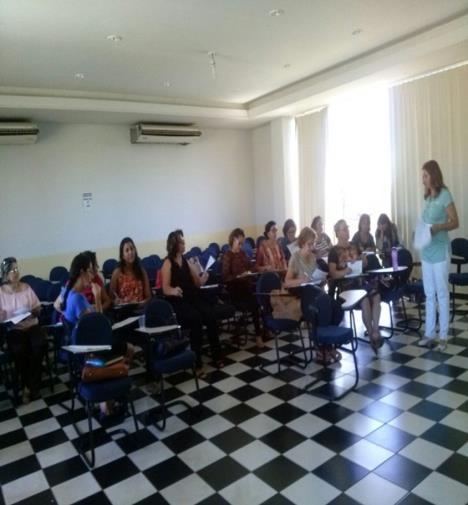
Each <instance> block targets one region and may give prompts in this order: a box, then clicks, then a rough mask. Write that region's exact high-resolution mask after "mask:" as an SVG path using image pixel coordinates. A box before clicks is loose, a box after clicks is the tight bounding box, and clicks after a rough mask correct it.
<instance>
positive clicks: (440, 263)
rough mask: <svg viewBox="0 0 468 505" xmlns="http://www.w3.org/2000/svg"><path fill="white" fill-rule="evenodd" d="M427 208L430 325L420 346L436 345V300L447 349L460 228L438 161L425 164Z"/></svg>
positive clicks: (441, 345)
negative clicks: (454, 245)
mask: <svg viewBox="0 0 468 505" xmlns="http://www.w3.org/2000/svg"><path fill="white" fill-rule="evenodd" d="M422 182H423V185H424V200H425V202H424V203H425V204H424V211H423V215H422V220H423V221H424V222H425V223H427V224H430V225H431V235H432V238H431V241H430V242H429V244H428V245H427V246H426V247H424V248H423V249H422V255H421V259H422V274H423V284H424V294H425V295H426V325H425V331H424V338H422V339H421V340H420V341H419V342H418V345H420V346H427V347H432V346H433V345H434V343H435V333H436V302H437V303H438V313H439V345H438V347H437V350H439V351H445V349H446V348H447V337H448V329H449V313H450V309H449V299H450V295H449V286H448V272H449V267H450V258H449V245H450V241H449V236H448V232H449V231H451V230H455V229H456V228H458V214H457V209H456V207H455V203H454V201H453V198H452V195H451V194H450V191H449V190H448V189H447V187H446V186H445V184H444V179H443V176H442V171H441V170H440V167H439V164H438V163H437V161H434V160H430V161H426V163H424V165H423V166H422Z"/></svg>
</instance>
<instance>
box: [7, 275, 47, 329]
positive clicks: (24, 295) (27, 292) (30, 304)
mask: <svg viewBox="0 0 468 505" xmlns="http://www.w3.org/2000/svg"><path fill="white" fill-rule="evenodd" d="M20 286H21V291H15V292H14V293H9V292H7V291H6V289H5V287H4V286H2V287H0V309H2V310H4V311H5V312H6V318H5V319H10V318H11V317H13V316H17V315H19V314H21V313H22V312H31V311H32V310H33V309H35V308H37V307H39V306H40V305H41V302H40V301H39V299H38V298H37V296H36V294H35V293H34V291H33V290H32V289H31V288H30V286H28V285H27V284H25V283H24V282H21V283H20ZM38 323H39V321H38V319H37V317H28V318H26V319H24V320H23V321H21V322H19V323H18V324H17V325H16V327H15V328H16V329H18V330H25V329H27V328H30V327H31V326H34V325H36V324H38Z"/></svg>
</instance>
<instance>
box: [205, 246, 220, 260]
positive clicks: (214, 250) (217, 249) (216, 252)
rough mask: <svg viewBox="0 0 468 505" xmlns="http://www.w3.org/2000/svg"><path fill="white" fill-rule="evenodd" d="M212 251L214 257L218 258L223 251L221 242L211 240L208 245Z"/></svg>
mask: <svg viewBox="0 0 468 505" xmlns="http://www.w3.org/2000/svg"><path fill="white" fill-rule="evenodd" d="M207 249H209V250H210V251H211V254H212V255H213V257H214V259H216V258H217V257H218V256H219V253H220V252H221V248H220V247H219V244H218V243H217V242H211V244H210V245H209V246H208V247H207Z"/></svg>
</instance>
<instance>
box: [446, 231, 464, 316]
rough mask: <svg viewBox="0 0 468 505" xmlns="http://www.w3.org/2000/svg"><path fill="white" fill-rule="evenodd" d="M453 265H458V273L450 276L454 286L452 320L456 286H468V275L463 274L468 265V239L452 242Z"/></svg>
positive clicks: (457, 239) (458, 239)
mask: <svg viewBox="0 0 468 505" xmlns="http://www.w3.org/2000/svg"><path fill="white" fill-rule="evenodd" d="M451 262H452V264H454V265H457V272H456V273H453V274H450V275H449V282H450V284H451V285H452V318H451V321H453V320H454V318H455V297H456V294H455V288H456V286H460V287H462V286H468V273H465V272H462V271H461V268H462V266H463V265H466V264H467V263H468V239H466V238H455V239H453V240H452V260H451Z"/></svg>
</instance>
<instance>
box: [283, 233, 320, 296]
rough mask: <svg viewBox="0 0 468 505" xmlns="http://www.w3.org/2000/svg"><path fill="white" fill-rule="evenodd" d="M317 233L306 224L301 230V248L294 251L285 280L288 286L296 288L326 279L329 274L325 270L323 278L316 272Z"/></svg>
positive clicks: (299, 242)
mask: <svg viewBox="0 0 468 505" xmlns="http://www.w3.org/2000/svg"><path fill="white" fill-rule="evenodd" d="M316 239H317V234H316V233H315V231H314V230H312V228H309V227H308V226H306V227H305V228H303V229H302V230H301V233H300V234H299V237H298V239H297V245H298V247H299V249H298V250H297V251H296V252H294V253H293V255H292V256H291V259H290V261H289V266H288V271H287V272H286V277H285V280H284V286H285V287H286V288H294V287H297V286H300V285H301V284H303V283H305V282H310V281H312V280H317V281H319V280H325V279H326V276H327V274H326V273H325V272H323V275H322V279H320V276H319V275H317V274H316V272H317V262H316V260H315V254H314V247H315V240H316Z"/></svg>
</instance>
